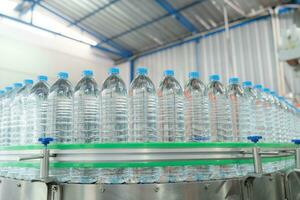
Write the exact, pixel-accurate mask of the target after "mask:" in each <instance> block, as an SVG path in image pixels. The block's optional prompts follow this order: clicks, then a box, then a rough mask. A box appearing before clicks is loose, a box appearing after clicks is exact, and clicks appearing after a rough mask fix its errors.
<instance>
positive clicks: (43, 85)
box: [21, 75, 49, 180]
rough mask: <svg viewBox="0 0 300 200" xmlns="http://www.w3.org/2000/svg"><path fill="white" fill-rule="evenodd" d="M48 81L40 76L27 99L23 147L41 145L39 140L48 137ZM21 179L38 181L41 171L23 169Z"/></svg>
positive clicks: (45, 77)
mask: <svg viewBox="0 0 300 200" xmlns="http://www.w3.org/2000/svg"><path fill="white" fill-rule="evenodd" d="M47 80H48V77H47V76H44V75H39V76H38V78H37V82H36V83H35V84H34V85H33V86H32V88H31V89H30V93H29V95H28V98H27V106H26V107H27V108H26V109H25V116H26V118H27V120H26V123H25V128H24V129H23V130H24V131H22V132H21V134H22V135H24V137H23V140H21V144H22V145H34V144H40V143H39V142H38V139H39V138H41V137H45V136H46V129H47V109H48V95H49V85H48V83H47ZM21 179H24V180H38V179H39V169H37V168H26V169H23V172H22V173H21Z"/></svg>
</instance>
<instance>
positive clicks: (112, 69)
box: [108, 67, 120, 75]
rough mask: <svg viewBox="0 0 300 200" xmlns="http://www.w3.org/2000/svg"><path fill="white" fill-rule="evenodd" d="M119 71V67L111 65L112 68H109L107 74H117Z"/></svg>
mask: <svg viewBox="0 0 300 200" xmlns="http://www.w3.org/2000/svg"><path fill="white" fill-rule="evenodd" d="M119 73H120V70H119V68H117V67H112V68H110V69H109V70H108V74H109V75H113V74H119Z"/></svg>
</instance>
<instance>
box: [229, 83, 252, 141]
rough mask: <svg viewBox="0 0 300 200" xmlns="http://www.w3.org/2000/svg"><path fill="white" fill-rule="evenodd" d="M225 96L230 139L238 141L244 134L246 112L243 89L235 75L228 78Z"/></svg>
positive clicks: (246, 120) (246, 121) (246, 119)
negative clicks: (230, 128)
mask: <svg viewBox="0 0 300 200" xmlns="http://www.w3.org/2000/svg"><path fill="white" fill-rule="evenodd" d="M226 92H227V96H228V100H229V107H230V114H231V126H232V134H233V139H232V141H234V142H236V141H240V138H241V137H242V136H244V135H245V133H244V131H245V129H244V128H245V127H247V125H248V124H247V123H248V116H247V115H248V113H247V111H246V108H245V105H244V104H245V98H244V91H243V89H242V88H241V86H240V84H239V79H238V78H236V77H233V78H230V79H229V85H228V87H227V91H226Z"/></svg>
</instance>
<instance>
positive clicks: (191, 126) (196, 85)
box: [184, 72, 211, 181]
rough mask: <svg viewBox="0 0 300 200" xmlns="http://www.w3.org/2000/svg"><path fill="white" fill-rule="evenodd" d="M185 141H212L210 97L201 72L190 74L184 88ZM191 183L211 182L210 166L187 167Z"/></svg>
mask: <svg viewBox="0 0 300 200" xmlns="http://www.w3.org/2000/svg"><path fill="white" fill-rule="evenodd" d="M184 97H185V99H184V100H185V101H184V103H185V108H184V110H185V112H184V119H185V140H186V141H187V142H208V141H210V130H209V129H210V126H209V114H208V97H207V94H206V86H205V85H204V83H203V82H202V81H201V80H200V79H199V72H190V73H189V81H188V82H187V84H186V85H185V88H184ZM186 170H187V176H188V180H189V181H200V180H209V178H210V176H211V174H210V168H209V166H187V167H186Z"/></svg>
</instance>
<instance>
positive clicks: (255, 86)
mask: <svg viewBox="0 0 300 200" xmlns="http://www.w3.org/2000/svg"><path fill="white" fill-rule="evenodd" d="M253 88H254V89H259V90H261V89H262V85H260V84H257V85H254V87H253Z"/></svg>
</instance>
